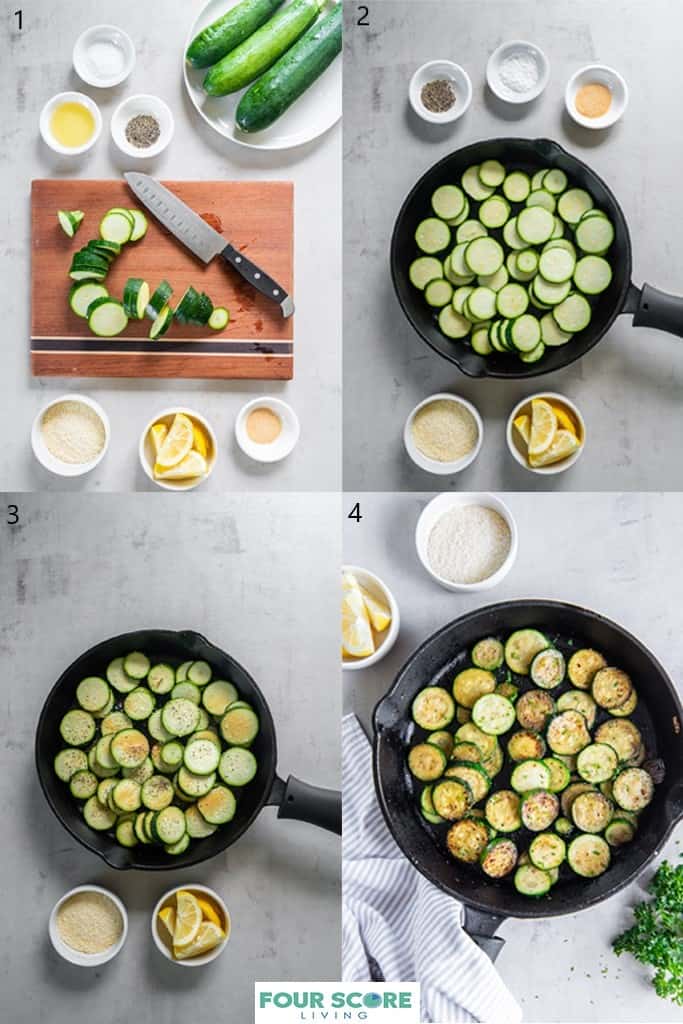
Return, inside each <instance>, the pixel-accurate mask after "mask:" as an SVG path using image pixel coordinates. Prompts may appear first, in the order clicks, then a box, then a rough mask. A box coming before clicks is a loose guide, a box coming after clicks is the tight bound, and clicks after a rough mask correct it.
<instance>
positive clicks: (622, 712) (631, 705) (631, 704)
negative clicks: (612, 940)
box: [608, 689, 638, 718]
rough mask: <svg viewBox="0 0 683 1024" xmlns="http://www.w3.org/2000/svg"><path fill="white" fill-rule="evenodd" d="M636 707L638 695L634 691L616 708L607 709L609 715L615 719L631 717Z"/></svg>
mask: <svg viewBox="0 0 683 1024" xmlns="http://www.w3.org/2000/svg"><path fill="white" fill-rule="evenodd" d="M637 707H638V694H637V693H636V691H635V689H634V690H633V691H632V693H631V696H630V697H629V698H628V700H626V701H624V703H623V704H620V705H619V707H618V708H609V709H608V710H609V713H610V715H614V716H615V717H616V718H627V717H628V716H629V715H632V714H633V712H634V711H635V710H636V708H637Z"/></svg>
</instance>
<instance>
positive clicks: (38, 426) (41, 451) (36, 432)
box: [31, 394, 111, 477]
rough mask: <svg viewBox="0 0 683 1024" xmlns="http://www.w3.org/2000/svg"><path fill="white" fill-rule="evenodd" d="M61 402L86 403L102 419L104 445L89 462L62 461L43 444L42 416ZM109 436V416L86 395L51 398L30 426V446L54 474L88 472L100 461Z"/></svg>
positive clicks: (73, 474)
mask: <svg viewBox="0 0 683 1024" xmlns="http://www.w3.org/2000/svg"><path fill="white" fill-rule="evenodd" d="M62 402H82V403H83V405H87V406H88V408H90V409H92V410H93V412H94V413H95V414H96V415H97V416H99V418H100V419H101V420H102V425H103V426H104V446H103V448H102V451H101V452H100V453H99V455H97V456H96V457H95V458H94V459H91V461H90V462H76V463H72V462H62V461H61V460H60V459H58V458H56V457H55V456H54V455H53V454H52V452H51V451H50V450H49V449H48V447H47V445H46V444H45V441H44V439H43V431H42V423H43V416H44V415H45V413H46V412H47V411H48V409H52V408H53V406H55V405H60V404H61V403H62ZM110 436H111V428H110V426H109V417H108V416H107V414H106V412H105V411H104V409H103V408H102V406H101V405H100V404H99V402H95V401H94V400H93V399H92V398H88V396H87V395H76V394H74V395H61V396H60V397H59V398H53V399H52V401H51V402H48V403H47V405H44V406H43V408H42V409H41V410H40V412H39V413H38V415H37V416H36V418H35V419H34V421H33V426H32V427H31V446H32V448H33V454H34V455H35V457H36V458H37V459H38V462H39V463H40V464H41V466H43V467H44V468H45V469H47V470H49V471H50V473H54V474H55V475H56V476H68V477H72V476H83V475H84V474H85V473H90V471H91V470H93V469H94V468H95V466H97V465H99V463H100V462H101V461H102V459H103V458H104V456H105V455H106V453H107V449H108V447H109V439H110Z"/></svg>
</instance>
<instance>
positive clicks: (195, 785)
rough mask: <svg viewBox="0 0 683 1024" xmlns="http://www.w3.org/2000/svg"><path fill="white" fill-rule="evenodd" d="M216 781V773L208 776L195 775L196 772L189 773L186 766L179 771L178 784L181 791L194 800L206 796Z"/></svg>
mask: <svg viewBox="0 0 683 1024" xmlns="http://www.w3.org/2000/svg"><path fill="white" fill-rule="evenodd" d="M215 781H216V773H215V772H210V773H209V774H208V775H195V773H194V772H191V771H188V769H187V768H186V767H185V765H182V767H181V768H179V769H178V773H177V775H176V783H177V786H178V788H179V789H180V791H181V792H182V793H184V794H185V795H186V796H189V797H191V798H194V799H197V797H200V796H206V794H207V793H208V792H209V790H210V789H211V788H212V787H213V785H214V783H215Z"/></svg>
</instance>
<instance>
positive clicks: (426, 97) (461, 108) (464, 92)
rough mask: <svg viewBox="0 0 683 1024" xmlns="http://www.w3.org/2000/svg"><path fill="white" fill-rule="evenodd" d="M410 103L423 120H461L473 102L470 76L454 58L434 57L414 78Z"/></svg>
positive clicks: (409, 92)
mask: <svg viewBox="0 0 683 1024" xmlns="http://www.w3.org/2000/svg"><path fill="white" fill-rule="evenodd" d="M408 97H409V99H410V105H411V107H412V108H413V110H414V111H415V113H416V114H417V116H418V117H420V118H422V120H423V121H429V122H430V124H449V123H450V122H452V121H457V120H458V118H459V117H462V115H463V114H464V113H465V111H466V110H467V108H468V107H469V105H470V103H471V102H472V83H471V81H470V76H469V75H468V74H467V72H466V71H465V69H464V68H462V67H460V65H459V64H454V63H453V61H450V60H431V61H429V62H428V63H427V64H423V65H422V67H420V68H418V69H417V71H416V72H415V74H414V75H413V77H412V78H411V80H410V87H409V90H408Z"/></svg>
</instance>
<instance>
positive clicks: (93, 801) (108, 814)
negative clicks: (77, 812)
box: [83, 796, 116, 832]
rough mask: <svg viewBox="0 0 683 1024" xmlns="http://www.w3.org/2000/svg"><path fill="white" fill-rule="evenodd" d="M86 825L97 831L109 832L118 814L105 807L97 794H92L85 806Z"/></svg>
mask: <svg viewBox="0 0 683 1024" xmlns="http://www.w3.org/2000/svg"><path fill="white" fill-rule="evenodd" d="M83 817H84V818H85V822H86V825H90V828H94V829H95V831H97V832H107V831H108V830H109V829H110V828H112V827H113V825H114V824H115V822H116V815H115V814H114V812H113V811H110V810H109V808H108V807H104V806H103V805H102V804H101V803H100V801H99V800H98V799H97V797H96V796H91V797H90V799H89V800H88V801H87V802H86V804H85V807H84V808H83Z"/></svg>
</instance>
